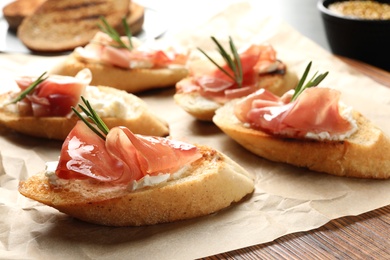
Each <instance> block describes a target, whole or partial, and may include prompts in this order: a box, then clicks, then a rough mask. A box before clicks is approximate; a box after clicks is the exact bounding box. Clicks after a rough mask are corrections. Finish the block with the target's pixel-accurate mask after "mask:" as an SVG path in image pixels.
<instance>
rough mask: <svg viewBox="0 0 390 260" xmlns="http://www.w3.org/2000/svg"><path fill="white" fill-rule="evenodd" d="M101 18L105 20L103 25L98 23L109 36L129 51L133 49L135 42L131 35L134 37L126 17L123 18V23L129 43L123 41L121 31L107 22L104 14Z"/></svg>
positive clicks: (120, 46)
mask: <svg viewBox="0 0 390 260" xmlns="http://www.w3.org/2000/svg"><path fill="white" fill-rule="evenodd" d="M100 20H101V21H102V22H103V25H102V24H98V26H99V28H100V30H101V31H102V32H104V33H105V34H107V35H108V36H110V37H111V39H112V40H113V41H114V42H116V43H117V44H118V45H119V48H126V49H128V50H129V51H131V50H132V49H133V43H132V41H131V37H132V35H131V31H130V28H129V26H128V24H127V22H126V18H125V17H124V18H123V19H122V24H123V26H124V27H125V32H126V35H127V38H128V39H129V45H126V44H125V43H124V42H123V41H122V39H121V36H120V35H119V33H118V32H117V31H116V30H115V29H114V28H113V27H112V26H111V25H110V24H109V23H108V22H107V20H106V19H105V18H104V17H103V16H101V17H100Z"/></svg>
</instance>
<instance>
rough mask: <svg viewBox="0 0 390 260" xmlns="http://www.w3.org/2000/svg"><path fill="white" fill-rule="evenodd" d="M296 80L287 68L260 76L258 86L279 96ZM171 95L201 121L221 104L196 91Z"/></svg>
mask: <svg viewBox="0 0 390 260" xmlns="http://www.w3.org/2000/svg"><path fill="white" fill-rule="evenodd" d="M297 82H298V78H297V76H296V74H295V73H293V72H291V71H290V70H287V72H286V73H285V74H284V75H281V74H270V75H266V76H261V79H260V80H259V82H258V88H259V89H260V88H265V89H268V90H269V91H271V92H272V93H274V94H276V95H279V96H281V95H283V94H284V93H285V92H287V91H288V90H290V89H292V88H294V87H295V86H296V84H297ZM173 97H174V100H175V102H176V104H177V105H178V106H180V107H181V108H182V109H184V110H185V111H186V112H187V113H188V114H190V115H192V116H193V117H195V118H196V119H198V120H201V121H212V119H213V116H214V114H215V111H216V110H217V109H218V108H220V107H221V106H223V104H220V103H218V102H215V101H213V100H211V99H207V98H205V97H203V96H201V95H200V94H199V93H197V92H191V93H176V94H175V95H174V96H173Z"/></svg>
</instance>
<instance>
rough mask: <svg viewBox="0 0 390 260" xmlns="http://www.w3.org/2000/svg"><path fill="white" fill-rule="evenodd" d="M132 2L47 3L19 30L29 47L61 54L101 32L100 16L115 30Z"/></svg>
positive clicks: (85, 0)
mask: <svg viewBox="0 0 390 260" xmlns="http://www.w3.org/2000/svg"><path fill="white" fill-rule="evenodd" d="M129 3H130V2H129V0H94V1H90V0H63V1H57V0H47V1H45V2H44V3H43V4H42V5H40V6H39V8H38V9H37V10H36V11H35V12H34V13H33V14H32V15H30V16H28V17H26V18H25V19H24V20H23V22H22V24H21V25H20V27H19V29H18V37H19V39H20V40H21V41H22V42H23V44H25V45H26V47H27V48H29V49H30V50H33V51H38V52H60V51H69V50H73V49H74V48H75V47H77V46H84V45H85V44H87V43H88V42H89V40H90V39H92V37H93V36H94V35H95V33H96V32H97V31H99V28H98V23H99V22H100V17H101V16H104V17H105V18H106V20H107V22H108V23H109V24H110V25H111V26H112V27H114V28H115V27H117V26H119V25H120V23H121V21H122V18H123V17H126V16H127V15H128V13H129V10H130V8H129Z"/></svg>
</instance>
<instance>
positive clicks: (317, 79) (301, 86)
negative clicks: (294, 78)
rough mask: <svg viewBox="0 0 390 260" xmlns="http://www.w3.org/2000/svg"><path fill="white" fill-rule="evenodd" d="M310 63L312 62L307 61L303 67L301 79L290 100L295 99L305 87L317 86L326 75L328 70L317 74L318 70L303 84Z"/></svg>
mask: <svg viewBox="0 0 390 260" xmlns="http://www.w3.org/2000/svg"><path fill="white" fill-rule="evenodd" d="M311 64H312V62H309V64H308V65H307V66H306V69H305V71H304V73H303V75H302V77H301V79H300V80H299V82H298V84H297V86H296V87H295V91H294V94H293V96H292V98H291V102H292V101H294V100H296V99H297V98H298V96H299V95H300V94H301V93H302V92H303V91H304V90H305V89H307V88H311V87H316V86H318V85H319V84H320V82H321V81H322V80H323V79H324V78H325V77H326V76H327V75H328V73H329V72H325V73H322V74H320V75H318V76H317V74H318V72H316V73H315V74H314V75H313V76H312V78H311V79H310V80H309V81H308V82H307V83H306V84H304V83H305V81H306V78H307V75H308V74H309V71H310V68H311Z"/></svg>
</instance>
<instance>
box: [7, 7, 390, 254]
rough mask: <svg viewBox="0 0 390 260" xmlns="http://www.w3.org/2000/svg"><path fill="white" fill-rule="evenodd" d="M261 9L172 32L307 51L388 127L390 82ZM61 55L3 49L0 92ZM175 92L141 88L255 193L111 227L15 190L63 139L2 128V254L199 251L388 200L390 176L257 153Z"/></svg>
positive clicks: (349, 97) (290, 59)
mask: <svg viewBox="0 0 390 260" xmlns="http://www.w3.org/2000/svg"><path fill="white" fill-rule="evenodd" d="M259 13H260V12H258V11H257V10H256V8H253V7H251V6H250V5H248V4H245V3H244V4H243V3H241V4H236V5H233V6H230V7H228V8H227V9H226V10H224V11H223V12H222V13H220V14H218V15H216V16H215V17H213V18H212V19H211V20H209V21H208V22H207V23H205V24H204V25H198V27H197V28H192V29H191V30H187V31H185V32H182V33H180V34H176V35H170V36H169V37H172V38H174V39H175V40H176V41H177V42H179V43H182V44H184V45H187V44H188V45H193V46H200V47H203V48H206V49H207V48H210V46H211V47H212V48H214V47H213V45H210V38H209V37H210V36H211V35H214V36H216V37H217V38H220V39H224V38H226V39H227V36H228V35H231V36H233V38H234V39H235V42H236V44H237V45H238V46H239V45H242V44H245V43H248V42H250V41H252V40H260V41H264V40H267V41H269V42H270V43H271V44H272V45H273V46H274V47H275V49H276V50H277V51H278V56H279V58H280V59H282V60H283V61H285V62H287V63H288V64H289V66H290V68H291V69H292V70H294V71H296V72H297V73H298V74H299V75H301V73H302V72H303V70H304V68H305V66H306V65H307V63H308V62H309V61H313V70H319V71H322V72H323V71H326V70H328V71H330V74H329V76H328V77H327V78H326V79H325V81H324V82H323V83H322V84H324V85H328V86H330V87H333V88H336V89H339V90H341V92H342V99H343V100H344V102H345V103H346V104H349V105H352V106H353V107H355V109H357V110H359V111H360V112H362V113H363V114H364V115H365V116H366V117H368V118H370V119H371V120H372V121H373V122H374V123H375V124H377V125H378V126H379V127H380V128H382V129H383V130H384V131H385V132H386V133H387V134H390V120H389V119H390V89H388V88H386V87H384V86H382V85H380V84H378V83H375V82H374V81H372V80H371V79H369V78H367V77H365V76H363V75H361V74H360V73H358V72H357V71H355V70H353V69H351V68H349V67H348V66H347V65H345V64H344V63H342V62H341V61H339V60H338V59H337V58H335V57H333V56H332V55H331V54H329V53H328V52H326V51H324V50H323V49H321V48H320V47H318V46H317V45H316V44H314V43H313V42H311V41H310V40H308V39H306V38H305V37H303V36H302V35H300V34H299V33H298V32H296V31H295V30H294V29H292V28H291V27H290V26H288V25H287V24H285V23H283V21H281V20H279V19H275V18H269V17H265V16H262V15H259ZM169 37H168V38H169ZM62 58H63V57H39V56H27V55H16V54H1V56H0V80H1V81H0V84H1V86H0V92H2V91H4V90H5V89H6V88H8V87H9V86H11V85H12V82H13V76H15V75H20V74H35V75H39V74H40V73H42V71H44V70H47V69H49V68H50V67H51V66H53V65H54V64H56V63H57V62H58V61H59V60H61V59H62ZM38 73H39V74H38ZM173 93H174V89H173V88H169V89H165V90H161V91H152V92H147V93H143V94H140V95H139V96H140V97H141V98H143V99H144V100H145V101H146V102H147V103H148V104H149V105H150V106H151V107H152V109H154V111H156V112H157V111H158V113H159V114H160V115H161V116H163V117H164V118H166V120H167V121H168V122H169V124H170V129H171V135H172V137H173V138H177V139H181V140H185V141H188V142H196V143H201V144H207V145H210V146H213V147H215V148H217V149H218V150H220V151H222V152H224V153H225V154H227V155H228V156H230V157H231V158H233V159H234V160H236V161H237V162H239V163H240V164H241V165H242V166H244V167H245V168H246V169H247V170H248V171H249V172H251V173H253V174H254V175H255V179H256V189H255V192H254V194H253V195H252V196H250V197H249V198H247V199H246V200H245V201H242V202H241V203H238V204H235V205H233V206H232V207H230V208H228V209H226V210H222V211H220V212H218V213H215V214H212V215H210V216H206V217H201V218H197V219H193V220H188V221H181V222H177V223H172V224H162V225H155V226H149V227H138V228H133V227H128V228H111V227H103V226H98V225H92V224H88V223H84V222H81V221H78V220H75V219H72V218H71V217H68V216H66V215H64V214H62V213H59V212H58V211H56V210H54V209H51V208H49V207H47V206H44V205H41V204H39V203H37V202H34V201H31V200H29V199H26V198H24V197H23V196H21V195H20V194H19V193H18V192H17V185H18V182H19V180H20V179H25V178H27V177H28V176H31V175H33V174H35V173H37V172H38V171H40V170H42V169H43V168H44V163H45V161H48V160H56V159H57V157H58V155H59V151H60V147H61V142H57V141H46V140H42V139H34V138H29V137H26V136H23V135H19V134H15V133H12V132H9V131H7V130H6V129H2V128H1V129H0V133H1V136H0V159H1V160H0V173H1V175H0V183H1V187H0V223H1V225H0V230H1V232H0V241H1V244H0V256H1V258H3V259H139V258H142V259H194V258H198V257H204V256H208V255H213V254H217V253H221V252H226V251H230V250H234V249H238V248H242V247H247V246H251V245H255V244H260V243H265V242H269V241H272V240H274V239H276V238H278V237H281V236H283V235H286V234H289V233H293V232H298V231H306V230H311V229H315V228H317V227H320V226H322V225H324V224H325V223H327V222H328V221H330V220H331V219H334V218H339V217H342V216H346V215H357V214H361V213H364V212H367V211H370V210H373V209H376V208H379V207H382V206H386V205H388V204H390V197H389V196H388V194H390V181H383V180H360V179H352V178H350V179H348V178H341V177H334V176H330V175H327V174H322V173H316V172H311V171H308V170H305V169H298V168H295V167H292V166H288V165H284V164H279V163H273V162H269V161H267V160H264V159H262V158H259V157H257V156H255V155H253V154H251V153H249V152H247V151H246V150H244V149H243V148H242V147H240V146H239V145H238V144H236V143H235V142H234V141H232V140H231V139H230V138H229V137H227V136H225V135H224V134H223V133H222V132H221V131H220V130H219V129H218V128H217V127H216V126H214V125H213V124H212V123H204V122H198V121H196V120H194V119H193V118H192V117H191V116H189V115H188V114H186V113H185V112H184V111H183V110H181V109H180V108H179V107H178V106H176V105H175V104H174V102H173V99H172V95H173Z"/></svg>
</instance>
